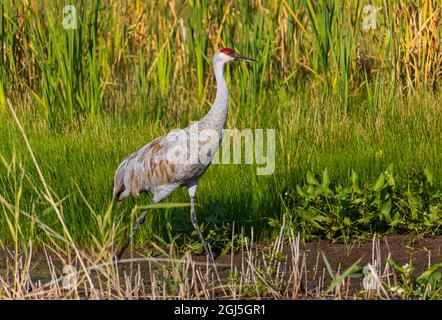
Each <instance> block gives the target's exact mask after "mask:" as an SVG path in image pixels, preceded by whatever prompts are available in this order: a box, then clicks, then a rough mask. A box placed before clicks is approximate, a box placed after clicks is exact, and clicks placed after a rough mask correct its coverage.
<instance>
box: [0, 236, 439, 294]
mask: <svg viewBox="0 0 442 320" xmlns="http://www.w3.org/2000/svg"><path fill="white" fill-rule="evenodd" d="M258 247H260V248H262V250H264V251H266V250H267V248H268V247H269V246H266V245H265V244H260V245H259V246H258ZM300 249H301V250H300V252H301V253H304V254H305V262H306V269H307V273H308V277H307V278H308V279H311V280H314V279H317V278H318V276H320V275H321V274H323V273H324V274H326V273H325V272H324V270H325V269H324V262H323V259H322V256H321V254H320V253H321V252H323V253H324V254H325V256H326V257H327V259H328V261H329V262H330V264H331V266H332V268H333V270H334V272H336V271H338V270H340V271H341V272H342V271H343V270H345V269H346V268H348V267H350V266H351V265H352V264H354V263H355V262H356V261H357V260H359V259H360V262H359V265H360V266H364V265H366V264H367V263H373V259H376V260H378V262H379V258H381V259H380V261H381V265H382V268H384V266H385V264H386V261H387V258H388V257H391V258H393V259H394V260H396V261H397V262H399V263H401V264H405V263H410V262H412V264H413V266H414V267H415V268H416V275H419V274H420V273H422V272H423V271H424V270H426V269H427V268H428V267H429V265H430V264H435V263H442V236H438V237H435V238H426V239H419V240H416V239H414V240H413V238H412V237H411V236H387V237H383V238H381V239H380V240H379V241H374V242H373V241H371V242H366V243H363V244H344V243H332V242H330V241H324V240H322V241H311V242H307V243H301V244H300ZM145 251H146V250H143V249H135V250H132V252H133V257H143V256H144V257H145V254H144V253H145ZM128 253H129V252H126V254H125V256H124V257H123V258H124V259H126V258H129V254H128ZM283 253H284V255H287V256H288V257H289V259H290V255H291V250H290V248H289V247H288V246H286V247H284V249H283ZM47 254H48V255H49V256H50V259H51V260H52V262H53V264H54V266H55V267H56V269H58V270H57V271H58V272H61V270H62V269H63V263H62V261H61V260H60V259H59V258H58V257H57V255H56V254H51V253H50V251H47ZM12 256H13V252H12V251H11V250H7V251H5V250H3V251H0V272H1V273H2V276H4V275H5V270H6V268H5V267H6V263H7V262H6V261H7V260H8V261H9V263H11V262H12ZM32 256H33V258H32V263H31V270H32V272H31V273H32V279H35V280H36V281H37V280H40V281H43V282H44V281H46V280H50V278H49V271H48V267H47V266H48V263H47V256H46V254H45V253H44V252H43V251H42V250H35V251H34V253H33V255H32ZM194 260H195V261H197V262H203V261H205V257H203V256H195V257H194ZM231 261H233V264H234V265H235V266H237V267H238V268H239V269H240V268H241V263H242V257H241V254H240V253H238V254H236V255H234V256H233V259H232V257H231V255H230V254H229V255H227V256H223V257H217V258H216V263H217V265H219V266H220V267H219V268H218V271H219V274H220V276H221V278H222V280H223V282H224V280H225V279H226V278H227V276H228V274H229V271H230V270H231V267H230V265H231ZM288 261H290V260H288ZM127 268H128V265H124V266H121V269H123V270H124V269H126V270H127ZM327 277H328V275H326V278H327ZM314 286H315V285H314ZM314 286H313V287H312V288H313V289H314ZM316 286H317V285H316ZM361 289H362V287H361V281H360V280H359V281H358V284H356V285H355V286H353V285H352V291H358V290H361Z"/></svg>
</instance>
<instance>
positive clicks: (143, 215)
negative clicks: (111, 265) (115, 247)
mask: <svg viewBox="0 0 442 320" xmlns="http://www.w3.org/2000/svg"><path fill="white" fill-rule="evenodd" d="M147 213H148V210H144V211H143V212H142V213H141V214H140V216H139V217H138V219H137V223H136V224H135V227H134V229H133V230H132V233H131V234H130V236H129V238H128V239H127V240H126V242H125V243H124V245H123V247H121V249H120V251H118V252H117V254H116V255H115V260H116V262H118V261H119V260H120V259H121V257H122V256H123V253H124V251H126V248H127V247H128V246H129V243H130V241H131V240H132V238H133V237H134V236H135V234H136V233H137V231H138V228H140V226H141V225H142V224H143V223H144V220H145V219H146V216H147Z"/></svg>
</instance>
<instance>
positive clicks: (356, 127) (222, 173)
mask: <svg viewBox="0 0 442 320" xmlns="http://www.w3.org/2000/svg"><path fill="white" fill-rule="evenodd" d="M439 100H440V97H439V96H438V95H430V94H422V95H421V96H420V97H416V98H415V99H413V100H411V101H407V100H404V99H402V98H400V97H395V98H393V99H391V101H390V102H385V103H381V104H380V105H379V107H378V108H377V109H376V112H375V113H374V114H370V113H369V112H368V110H369V106H368V104H369V102H367V101H361V102H360V103H359V104H358V105H355V106H354V107H352V109H354V111H353V112H347V113H342V112H340V105H339V103H337V102H336V101H333V100H330V99H328V98H327V96H326V95H323V96H322V97H320V96H319V95H317V94H315V95H313V94H312V93H311V92H303V93H300V94H299V95H297V96H292V97H284V98H278V99H276V100H275V101H270V102H269V105H268V106H267V107H266V109H265V110H262V111H261V112H260V113H259V120H258V121H257V122H255V124H256V126H257V127H258V128H274V129H275V130H276V131H275V132H276V164H275V172H274V174H272V175H268V176H258V175H257V174H256V167H257V165H256V164H255V165H246V164H243V165H233V164H230V165H223V164H218V165H213V166H211V167H210V168H209V170H208V172H207V173H206V175H205V176H204V177H203V178H202V179H201V182H200V187H199V191H198V196H197V202H198V205H199V206H198V214H199V216H200V217H201V218H200V219H201V222H205V225H207V223H210V227H209V228H208V229H207V230H206V232H209V229H211V228H214V224H217V225H218V226H222V225H226V228H225V230H224V229H223V228H221V229H220V230H218V232H219V233H220V235H219V236H220V237H227V238H228V235H226V234H224V232H225V233H228V231H227V230H229V229H230V227H227V224H231V223H232V222H233V221H235V224H236V226H237V227H246V228H249V227H250V226H254V228H255V233H256V234H257V235H258V238H260V239H265V238H268V237H269V235H270V234H272V232H273V231H272V230H274V229H273V228H272V227H270V226H269V224H268V222H269V219H273V220H280V219H281V218H282V215H283V213H284V212H286V210H287V208H286V206H289V203H291V202H290V201H289V200H290V199H287V198H286V194H287V192H288V193H290V194H293V192H295V196H296V197H299V195H296V187H297V186H298V185H299V186H303V185H304V184H305V183H306V174H307V172H309V171H310V172H312V173H313V174H321V172H322V171H323V170H324V169H325V168H328V171H329V176H330V179H331V181H332V182H333V184H334V185H342V186H346V185H349V184H351V182H352V179H351V178H352V177H351V174H352V170H354V171H355V172H356V173H357V175H358V179H359V184H360V186H361V187H362V186H364V185H366V184H367V183H374V182H375V180H376V179H377V177H378V175H379V174H380V173H381V172H383V171H385V170H386V169H387V168H388V167H389V166H390V165H392V166H393V169H394V176H395V179H396V188H397V189H398V190H407V188H408V187H409V185H408V184H407V181H408V180H407V179H408V178H409V177H408V175H409V173H410V172H411V171H414V172H423V170H424V169H425V168H428V169H430V170H431V172H432V173H433V176H434V188H436V190H437V188H440V179H439V177H441V173H442V163H441V159H440V150H441V149H442V143H441V140H440V136H441V134H442V128H441V125H440V122H439V121H438V115H440V114H441V112H442V110H441V105H440V104H439V103H438V102H437V101H439ZM123 107H125V108H126V111H125V112H124V114H123V113H122V114H119V115H109V116H108V117H106V118H105V120H104V121H103V122H101V123H99V124H97V123H86V124H85V125H84V126H82V127H81V128H70V129H69V130H59V131H54V130H53V129H51V128H49V127H48V126H47V125H46V123H45V121H44V120H42V119H41V118H39V117H38V116H35V115H33V114H32V113H27V112H20V113H19V117H20V118H21V121H22V122H23V124H24V127H25V130H26V132H27V135H28V136H29V139H30V143H31V146H32V148H33V150H34V152H35V154H36V157H37V159H38V162H39V164H40V166H41V168H42V171H43V173H44V176H45V178H46V179H47V183H48V184H49V185H50V186H51V188H52V190H53V192H54V194H55V195H56V197H57V198H58V199H59V200H60V205H61V207H62V208H63V213H64V217H65V219H66V223H67V225H68V226H69V228H70V230H71V231H72V235H73V237H74V239H75V240H76V242H78V243H79V244H82V245H87V244H90V243H91V235H96V234H98V233H99V230H98V228H99V226H98V224H97V218H96V217H95V215H94V213H93V212H95V213H96V214H98V215H104V213H105V212H106V210H107V209H108V207H109V206H110V204H111V202H112V200H111V198H112V192H111V190H112V185H113V174H114V172H115V169H116V167H117V165H118V164H119V162H120V161H121V159H122V158H123V157H124V156H125V155H126V154H127V153H128V152H130V151H132V150H135V149H137V148H138V147H140V146H142V145H143V144H145V143H147V142H148V141H150V140H151V139H152V138H154V137H156V136H158V135H160V134H163V133H165V132H167V131H168V130H172V129H175V128H177V127H178V126H184V125H185V124H186V118H189V120H191V118H190V114H186V113H183V114H182V116H181V117H182V119H181V120H179V119H178V120H176V121H175V122H174V121H171V122H169V123H168V121H161V122H157V121H155V120H153V119H150V118H148V117H143V116H140V115H139V109H138V108H137V106H132V105H129V104H127V105H126V106H123ZM245 108H246V107H242V108H241V109H239V108H235V107H234V106H233V107H232V110H231V112H230V116H229V120H228V125H227V126H228V128H238V129H243V128H247V127H250V126H251V123H250V122H249V120H248V118H247V117H246V116H243V115H242V114H243V112H244V111H245V110H244V109H245ZM198 116H199V115H198ZM165 117H170V118H172V116H169V115H167V116H165ZM3 119H4V121H2V122H1V125H0V136H1V140H2V141H3V143H2V144H1V145H0V154H1V155H2V157H3V163H2V166H1V167H0V186H1V190H2V193H1V194H2V196H3V197H5V199H7V200H8V201H9V202H10V203H12V204H15V205H16V206H17V207H19V208H20V209H22V210H24V211H26V212H33V214H36V215H37V216H38V217H39V218H41V220H42V221H44V222H45V223H47V224H48V225H50V226H51V227H53V228H55V229H56V230H60V228H61V227H60V226H59V225H58V222H57V221H58V220H57V217H56V215H55V213H54V212H53V211H52V210H51V209H47V208H48V207H49V205H48V203H47V201H46V200H45V198H44V196H43V195H42V194H41V189H42V186H41V183H40V181H39V179H38V176H37V173H36V170H35V167H34V165H33V163H32V161H31V160H30V157H29V153H28V151H27V150H26V148H25V145H24V143H23V139H22V137H21V135H20V133H19V131H18V129H17V125H16V124H15V123H14V122H13V120H12V117H11V114H10V113H5V114H4V116H3ZM38 190H40V191H38ZM18 195H19V196H18ZM168 201H169V202H187V201H188V199H187V192H186V191H185V190H180V191H178V192H176V193H175V194H173V195H172V197H171V198H170V200H168ZM149 202H150V196H149V195H142V196H141V197H139V198H138V199H135V200H134V199H128V200H126V201H124V203H123V204H122V205H120V206H114V207H113V210H112V221H120V219H123V222H124V224H123V225H122V226H120V227H121V228H123V227H124V226H126V227H129V221H132V222H133V218H134V217H133V216H132V218H131V208H133V207H134V206H135V205H136V204H137V205H146V204H148V203H149ZM295 208H296V207H293V209H295ZM289 209H290V210H291V208H289ZM290 210H289V211H290ZM438 210H440V208H439V209H438ZM290 212H291V214H293V215H295V218H296V215H297V213H296V212H295V211H290ZM329 213H330V214H331V212H325V214H326V215H327V214H329ZM9 214H10V213H8V210H6V209H5V208H4V210H3V215H2V216H1V217H0V219H1V220H2V221H5V215H9ZM132 215H133V214H132ZM131 219H132V220H131ZM20 223H21V225H22V228H23V229H22V232H23V236H24V237H25V238H31V237H33V236H35V234H33V232H36V231H31V229H32V228H31V227H30V226H31V223H30V221H28V220H27V219H21V220H20ZM168 223H170V225H171V226H172V234H173V235H174V236H178V237H183V235H182V233H184V234H186V233H187V234H188V235H190V233H191V231H192V226H191V224H190V220H189V219H188V208H177V209H161V210H156V211H154V212H153V213H152V215H151V216H150V217H149V219H148V221H147V223H146V225H145V226H143V228H142V230H141V231H140V234H139V235H138V236H137V240H136V241H137V242H138V243H144V242H145V240H146V239H152V237H153V235H158V236H160V237H163V238H164V237H166V238H167V234H168V232H167V230H168V228H167V225H168ZM0 228H1V234H2V240H3V241H5V240H7V239H9V238H10V233H9V232H8V225H7V224H6V223H2V224H1V225H0ZM120 231H121V230H120ZM37 234H38V232H37ZM180 235H181V236H180Z"/></svg>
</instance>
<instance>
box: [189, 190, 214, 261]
mask: <svg viewBox="0 0 442 320" xmlns="http://www.w3.org/2000/svg"><path fill="white" fill-rule="evenodd" d="M190 220H191V221H192V224H193V227H194V228H195V230H196V233H197V234H198V237H199V239H200V242H201V243H202V245H203V248H204V252H205V253H206V255H208V256H209V261H210V263H213V262H214V260H213V256H212V252H211V251H210V249H209V247H208V246H207V243H206V241H205V240H204V237H203V235H202V233H201V230H200V226H199V224H198V220H197V218H196V213H195V200H194V197H192V196H191V197H190Z"/></svg>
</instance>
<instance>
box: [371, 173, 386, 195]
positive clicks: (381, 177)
mask: <svg viewBox="0 0 442 320" xmlns="http://www.w3.org/2000/svg"><path fill="white" fill-rule="evenodd" d="M384 184H385V178H384V174H383V173H381V174H380V175H379V177H378V179H377V180H376V183H375V184H374V187H373V190H374V191H376V192H379V191H381V189H382V187H383V186H384Z"/></svg>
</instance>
